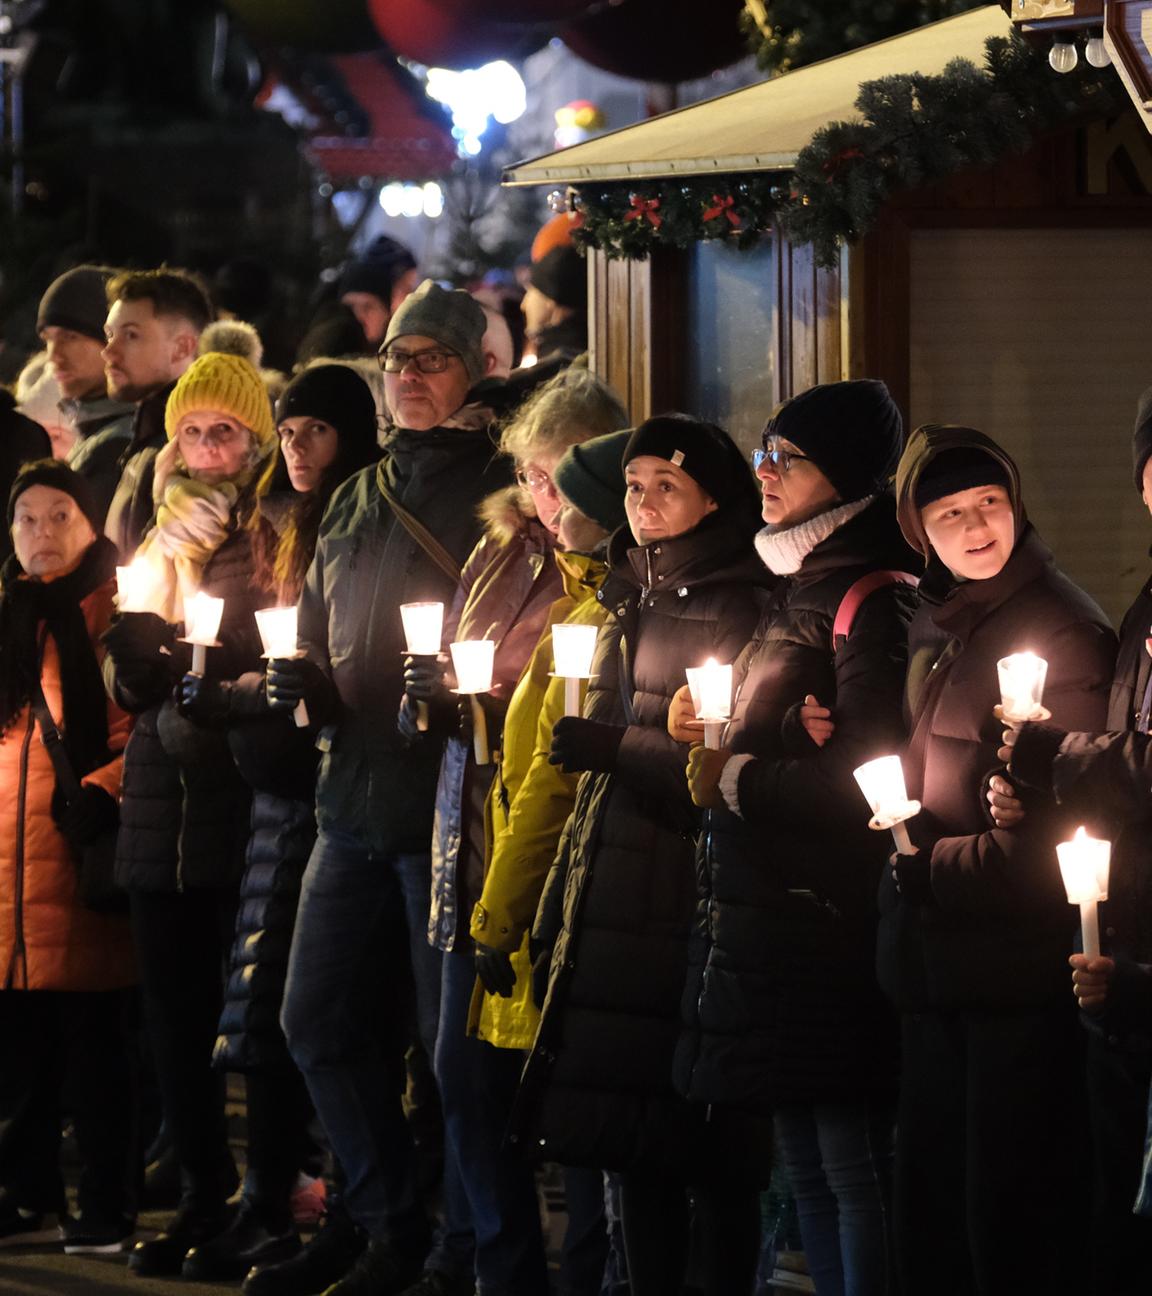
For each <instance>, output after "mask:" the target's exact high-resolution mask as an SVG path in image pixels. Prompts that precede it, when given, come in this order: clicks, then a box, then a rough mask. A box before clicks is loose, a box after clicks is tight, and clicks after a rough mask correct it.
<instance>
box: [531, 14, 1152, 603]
mask: <svg viewBox="0 0 1152 1296" xmlns="http://www.w3.org/2000/svg"><path fill="white" fill-rule="evenodd" d="M1011 27H1012V24H1011V21H1010V20H1009V18H1008V17H1007V16H1006V14H1005V13H1004V11H1003V9H1002V8H1001V7H1000V6H998V5H989V6H987V7H985V8H982V9H977V10H973V11H971V12H968V13H965V14H962V15H960V16H958V17H956V18H952V19H949V20H946V21H944V22H940V23H937V24H934V25H932V26H929V27H924V28H921V29H918V30H916V31H914V32H910V33H908V34H907V35H903V36H899V37H895V38H893V39H891V40H888V41H883V42H880V43H878V44H876V45H872V46H868V47H866V48H864V49H860V50H857V51H854V52H851V53H848V54H845V55H842V56H840V57H838V58H835V59H829V60H826V61H825V62H823V63H819V64H816V65H813V66H811V67H807V68H802V69H800V70H798V71H795V72H792V73H790V74H788V75H786V76H783V77H780V78H778V79H776V80H773V81H767V82H764V83H761V84H757V85H755V86H751V87H748V88H746V89H743V90H739V91H736V92H735V93H733V94H730V95H727V96H724V97H722V98H719V99H714V100H710V101H707V102H705V103H702V104H697V105H694V106H693V107H690V108H686V109H682V110H680V111H678V112H673V113H668V114H665V115H664V116H662V117H658V118H654V119H652V120H650V121H647V122H643V123H641V124H639V125H636V126H633V127H630V128H627V129H625V130H621V131H617V132H615V133H613V134H609V135H606V136H602V137H600V138H599V139H595V140H591V141H589V142H588V143H586V144H582V145H578V146H576V147H574V148H571V149H568V150H565V151H563V152H560V153H554V154H550V155H548V156H546V157H542V158H538V159H535V160H533V161H529V162H525V163H522V164H519V165H517V166H515V167H512V168H510V170H509V172H508V173H507V176H506V180H507V182H508V183H511V184H545V185H549V186H551V187H553V188H556V187H560V188H564V187H568V186H571V187H573V188H574V189H575V191H576V192H579V191H580V190H581V188H582V187H583V188H584V189H588V187H590V186H597V185H606V184H612V183H616V184H619V182H621V181H624V182H628V183H635V184H636V185H637V187H641V186H642V185H644V184H646V183H650V182H651V181H653V180H662V181H665V182H668V181H673V182H676V183H679V180H680V179H681V178H683V180H684V182H685V183H686V184H687V183H691V182H692V181H693V180H696V179H698V178H699V177H701V176H708V175H711V174H717V175H719V174H727V175H731V174H733V173H736V174H740V173H747V174H748V175H750V176H755V175H763V173H778V174H779V175H780V177H781V183H782V184H785V185H786V184H787V183H788V175H789V173H790V171H791V169H792V167H793V164H794V163H795V162H796V159H797V157H798V156H799V154H800V152H801V150H802V149H803V148H804V146H805V145H806V144H807V143H808V141H809V140H810V139H811V138H812V136H813V134H814V133H815V132H816V131H817V130H818V129H819V128H820V127H821V126H823V125H824V124H825V123H827V122H829V121H835V120H851V119H852V117H853V115H854V114H856V109H855V107H854V102H855V100H856V97H857V93H858V90H859V87H860V85H861V84H862V83H864V82H869V81H873V80H875V79H877V78H881V77H887V76H890V75H893V74H897V73H908V72H920V73H924V74H929V75H932V74H937V73H940V72H942V71H943V70H944V69H945V68H946V67H947V65H948V63H949V61H950V60H952V59H955V58H965V59H968V60H971V61H972V62H973V63H974V64H976V65H977V66H980V64H981V63H982V61H983V57H984V44H985V41H986V39H987V38H988V37H989V36H998V35H1006V34H1008V32H1009V31H1010V30H1011ZM1053 75H1055V73H1054V74H1053ZM638 208H639V215H638V219H644V216H645V213H644V210H643V204H638ZM733 242H734V240H732V239H727V240H711V241H706V242H704V241H702V242H698V243H695V244H693V245H692V246H689V247H687V248H685V249H683V250H678V249H673V248H660V247H657V248H655V249H654V250H653V253H652V255H651V256H650V257H649V258H648V259H645V260H629V259H617V260H609V259H608V258H607V257H606V256H605V255H604V254H603V253H602V252H595V251H594V252H591V253H590V262H591V274H590V310H591V320H592V327H591V354H592V364H593V366H594V368H595V369H596V371H597V372H598V373H599V374H600V375H601V376H602V377H604V378H605V379H606V380H607V381H609V382H611V383H612V384H613V385H614V386H615V387H616V388H617V390H619V391H620V392H621V393H622V394H623V395H625V396H626V397H627V400H628V403H629V406H630V409H631V413H632V416H633V418H635V419H641V418H643V417H645V416H647V415H648V414H651V413H654V412H657V411H660V410H664V409H670V408H679V409H684V410H688V411H691V412H693V413H696V414H699V415H701V416H703V417H707V418H712V419H715V420H716V421H718V422H720V423H722V424H724V425H725V426H727V427H729V428H730V429H731V430H732V431H733V434H734V435H735V436H736V437H737V438H738V439H739V440H740V441H741V442H742V443H744V444H745V445H747V446H748V447H749V448H750V447H751V446H752V445H753V444H754V442H755V440H756V439H757V437H758V435H759V431H760V428H761V427H762V425H763V423H764V421H765V418H766V417H767V415H768V414H769V412H770V411H771V409H772V407H773V405H774V404H776V403H777V402H778V401H779V400H781V399H783V398H785V397H787V396H789V395H791V394H793V393H794V392H797V391H800V390H803V389H804V388H805V387H807V386H809V385H811V384H813V383H817V382H825V381H831V380H836V379H840V378H846V377H858V376H865V375H867V376H874V377H880V378H883V379H884V380H885V381H886V382H887V383H888V384H889V386H890V388H891V389H892V391H893V394H894V395H895V397H896V399H897V400H898V402H899V403H900V405H901V408H902V409H903V411H904V413H905V416H906V419H907V420H908V424H909V426H910V427H911V426H915V425H917V424H919V423H922V422H927V421H940V422H964V423H969V424H972V425H974V426H976V427H980V428H982V429H984V430H986V431H988V432H989V433H990V434H992V435H993V436H995V437H997V438H999V439H1001V440H1002V441H1003V442H1004V443H1005V445H1006V446H1008V447H1009V448H1010V449H1011V451H1012V452H1013V453H1014V454H1015V455H1016V456H1017V457H1018V459H1019V461H1020V464H1021V468H1022V470H1023V473H1024V480H1025V483H1026V486H1027V492H1026V497H1027V501H1028V507H1029V511H1030V514H1031V515H1032V517H1033V518H1034V520H1035V521H1036V522H1037V524H1038V525H1039V526H1040V527H1041V529H1042V531H1043V532H1044V534H1045V535H1046V536H1047V537H1048V538H1049V539H1050V542H1051V543H1053V545H1054V547H1055V549H1056V550H1057V554H1058V557H1059V559H1060V561H1061V562H1062V564H1063V565H1064V566H1065V567H1066V569H1067V570H1068V571H1069V572H1070V573H1071V574H1072V575H1073V576H1074V578H1076V579H1077V580H1079V581H1080V582H1081V583H1082V584H1083V585H1084V586H1085V587H1086V588H1088V589H1089V590H1090V591H1091V592H1092V593H1093V594H1094V595H1095V596H1096V597H1097V598H1098V599H1099V600H1100V602H1101V603H1102V604H1103V605H1104V606H1105V607H1106V608H1107V610H1108V611H1109V612H1110V613H1111V614H1112V615H1113V616H1118V615H1119V613H1120V612H1121V611H1122V609H1123V608H1124V607H1125V606H1126V605H1127V603H1128V602H1129V601H1130V600H1131V597H1132V594H1133V586H1134V582H1135V581H1136V580H1138V579H1142V578H1143V577H1142V573H1143V572H1144V571H1145V570H1146V566H1147V557H1146V555H1147V550H1148V540H1149V530H1150V528H1149V522H1148V515H1147V513H1146V512H1145V511H1144V510H1143V509H1142V508H1141V506H1140V501H1139V499H1138V497H1137V494H1136V492H1135V490H1134V488H1133V484H1132V478H1131V469H1130V458H1129V445H1130V437H1131V428H1132V417H1133V413H1134V410H1135V403H1136V398H1137V396H1138V395H1139V393H1140V392H1141V391H1142V390H1143V389H1144V388H1145V387H1147V386H1150V385H1152V335H1150V330H1149V328H1148V324H1147V320H1148V307H1147V302H1148V300H1149V289H1150V287H1152V137H1150V136H1149V134H1148V133H1147V131H1145V129H1144V127H1143V125H1142V123H1141V121H1140V120H1139V118H1138V116H1137V114H1136V112H1135V110H1133V109H1128V110H1126V111H1120V112H1119V113H1118V114H1116V115H1112V116H1099V117H1096V118H1088V119H1081V120H1079V121H1077V123H1076V124H1075V125H1074V126H1072V127H1065V128H1063V129H1061V130H1059V131H1057V132H1055V133H1053V134H1046V135H1042V136H1041V137H1039V138H1037V139H1035V140H1034V142H1033V143H1032V145H1031V147H1030V148H1029V149H1028V150H1027V151H1026V152H1023V153H1016V154H1013V155H1012V156H1009V157H1006V158H1005V159H1004V160H1002V161H1000V162H999V163H997V164H995V165H993V166H989V167H985V168H983V169H969V170H965V171H961V172H958V173H956V174H954V175H952V176H950V177H948V178H945V179H942V180H938V181H936V182H935V183H933V184H930V185H924V186H921V187H919V188H913V189H910V190H907V191H904V192H901V193H898V194H896V195H894V196H893V197H892V198H891V199H890V200H889V201H887V202H886V203H885V205H884V207H883V208H882V210H881V211H880V213H879V216H878V219H877V220H876V222H875V224H874V226H873V228H872V229H871V230H870V232H869V233H867V234H866V236H865V237H863V238H862V239H861V240H860V241H859V242H858V243H856V244H855V245H853V246H851V247H848V248H845V249H844V250H843V252H842V253H841V254H840V256H839V259H838V261H837V263H836V264H833V265H831V266H829V267H827V268H822V267H820V266H819V265H818V264H817V260H816V257H815V256H814V253H813V249H812V247H811V246H809V245H807V244H803V245H801V244H794V243H792V242H790V241H789V240H788V239H787V238H785V237H783V236H781V235H780V234H779V233H777V234H775V235H772V234H769V235H766V236H764V237H762V238H761V239H760V240H759V241H758V242H756V243H755V245H754V246H753V247H751V248H749V249H746V250H739V249H737V248H736V247H735V246H733ZM1138 573H1139V574H1141V575H1138Z"/></svg>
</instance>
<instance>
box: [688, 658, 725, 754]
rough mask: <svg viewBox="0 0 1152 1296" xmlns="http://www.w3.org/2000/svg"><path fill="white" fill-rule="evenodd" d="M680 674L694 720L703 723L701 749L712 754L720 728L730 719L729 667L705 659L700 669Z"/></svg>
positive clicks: (711, 659) (693, 667) (696, 668)
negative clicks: (694, 710) (705, 748)
mask: <svg viewBox="0 0 1152 1296" xmlns="http://www.w3.org/2000/svg"><path fill="white" fill-rule="evenodd" d="M684 673H685V674H686V675H687V676H688V689H689V691H690V692H691V694H692V705H693V707H694V708H695V709H696V719H697V720H703V721H704V746H705V747H709V748H711V749H712V750H713V751H716V750H718V749H719V747H720V735H721V734H722V733H723V732H724V725H725V723H726V722H727V720H728V719H729V717H730V716H731V715H732V667H731V666H721V665H720V663H719V662H718V661H717V660H716V658H715V657H709V658H708V660H707V661H706V662H705V663H704V665H703V666H689V667H688V669H687V670H686V671H685V672H684Z"/></svg>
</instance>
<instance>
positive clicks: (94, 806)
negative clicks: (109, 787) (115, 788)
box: [59, 783, 120, 849]
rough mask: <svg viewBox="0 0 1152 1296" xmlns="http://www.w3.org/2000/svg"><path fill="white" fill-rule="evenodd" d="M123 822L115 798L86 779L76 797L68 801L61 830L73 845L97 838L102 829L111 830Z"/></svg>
mask: <svg viewBox="0 0 1152 1296" xmlns="http://www.w3.org/2000/svg"><path fill="white" fill-rule="evenodd" d="M119 822H120V807H119V806H118V805H117V804H116V798H115V797H112V796H109V795H108V793H107V792H105V791H104V789H103V788H101V787H96V786H95V785H94V784H91V783H85V784H84V786H83V787H81V789H80V791H79V793H78V795H77V796H76V799H75V800H74V801H70V802H69V803H68V807H67V809H66V810H65V811H64V815H63V818H62V819H61V820H60V825H59V827H60V831H61V832H62V833H63V834H64V836H65V837H66V838H67V839H68V844H69V845H70V846H72V847H73V848H74V849H79V848H80V847H81V846H86V845H87V844H88V843H89V842H90V841H95V839H96V838H97V837H99V836H100V834H101V833H105V832H111V831H112V830H113V829H114V828H115V827H116V826H117V825H118V824H119Z"/></svg>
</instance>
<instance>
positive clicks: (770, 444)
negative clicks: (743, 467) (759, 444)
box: [752, 437, 808, 476]
mask: <svg viewBox="0 0 1152 1296" xmlns="http://www.w3.org/2000/svg"><path fill="white" fill-rule="evenodd" d="M765 459H767V460H768V462H769V463H770V464H771V465H772V467H773V468H775V469H776V471H777V472H778V473H780V475H781V476H783V475H784V474H785V473H786V472H788V471H790V470H791V468H792V465H793V464H794V463H795V462H796V461H797V460H798V459H802V460H804V462H805V463H807V462H808V456H807V455H803V454H800V453H799V452H798V451H796V450H782V449H781V448H780V445H779V443H778V442H777V440H776V438H775V437H770V438H769V439H768V440H766V441H765V442H764V448H763V449H762V450H753V451H752V470H753V471H754V472H755V471H757V470H758V469H759V467H760V465H761V464H762V463H763V462H764V460H765Z"/></svg>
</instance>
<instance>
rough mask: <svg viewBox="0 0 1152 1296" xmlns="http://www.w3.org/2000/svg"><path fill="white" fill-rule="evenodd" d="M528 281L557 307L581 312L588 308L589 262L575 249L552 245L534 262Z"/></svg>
mask: <svg viewBox="0 0 1152 1296" xmlns="http://www.w3.org/2000/svg"><path fill="white" fill-rule="evenodd" d="M528 281H529V283H531V285H532V287H533V288H535V289H536V290H537V291H538V292H542V293H543V294H544V296H545V297H547V298H548V299H549V300H550V301H554V302H555V303H556V305H557V306H567V307H568V308H569V309H570V310H574V311H581V312H584V311H586V310H587V309H588V263H587V261H585V260H584V258H583V257H582V256H581V255H580V253H579V252H577V251H576V249H575V248H572V247H557V248H553V249H552V251H551V252H549V253H548V254H547V255H546V256H542V257H541V258H540V260H539V261H534V262H533V263H532V269H531V271H530V272H529V275H528Z"/></svg>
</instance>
